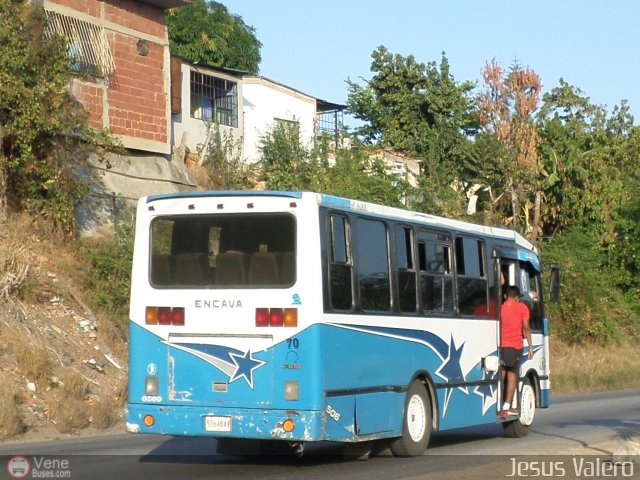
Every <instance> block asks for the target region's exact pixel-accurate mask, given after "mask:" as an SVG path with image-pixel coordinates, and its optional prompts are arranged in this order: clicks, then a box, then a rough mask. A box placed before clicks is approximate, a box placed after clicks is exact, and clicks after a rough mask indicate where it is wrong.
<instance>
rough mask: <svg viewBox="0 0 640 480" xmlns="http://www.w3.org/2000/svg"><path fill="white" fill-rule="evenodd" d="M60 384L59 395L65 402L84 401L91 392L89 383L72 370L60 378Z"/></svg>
mask: <svg viewBox="0 0 640 480" xmlns="http://www.w3.org/2000/svg"><path fill="white" fill-rule="evenodd" d="M60 384H61V385H60V392H59V393H60V396H61V397H62V399H63V400H84V399H85V397H86V396H87V393H88V392H89V386H88V384H87V381H86V380H85V379H84V378H82V376H80V374H78V373H76V372H74V371H72V370H68V371H66V372H65V373H64V374H63V375H62V376H61V377H60Z"/></svg>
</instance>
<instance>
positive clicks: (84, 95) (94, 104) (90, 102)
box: [71, 80, 106, 128]
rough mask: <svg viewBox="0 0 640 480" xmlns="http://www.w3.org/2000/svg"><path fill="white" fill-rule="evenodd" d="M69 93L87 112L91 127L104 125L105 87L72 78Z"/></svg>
mask: <svg viewBox="0 0 640 480" xmlns="http://www.w3.org/2000/svg"><path fill="white" fill-rule="evenodd" d="M71 93H73V95H74V96H75V97H76V98H77V99H78V101H79V102H80V103H82V105H84V108H85V110H87V111H88V112H89V125H90V126H91V127H93V128H102V127H103V126H104V118H103V117H104V97H105V94H106V87H102V86H101V85H97V84H95V83H90V82H86V81H81V80H74V81H73V83H72V85H71Z"/></svg>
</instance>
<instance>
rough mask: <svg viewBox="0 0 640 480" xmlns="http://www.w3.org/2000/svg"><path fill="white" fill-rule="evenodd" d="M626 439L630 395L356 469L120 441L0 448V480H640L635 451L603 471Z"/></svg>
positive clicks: (633, 432)
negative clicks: (24, 468) (26, 469)
mask: <svg viewBox="0 0 640 480" xmlns="http://www.w3.org/2000/svg"><path fill="white" fill-rule="evenodd" d="M634 438H635V439H636V441H637V442H640V390H630V391H622V392H608V393H598V394H589V395H572V396H556V397H554V398H553V399H552V406H551V408H549V409H546V410H538V411H537V413H536V420H535V424H534V427H533V429H532V432H531V434H530V435H529V436H528V437H526V438H522V439H509V438H506V437H505V436H504V435H503V432H502V427H501V426H499V425H492V426H488V427H475V428H467V429H459V430H455V431H449V432H443V433H438V434H435V435H434V436H433V437H432V440H431V443H430V446H429V449H428V450H427V453H426V454H425V455H424V456H421V457H415V458H392V457H389V456H384V455H383V456H376V457H372V458H370V459H369V460H368V461H366V462H363V461H357V460H354V458H353V457H347V458H345V457H344V456H343V455H342V451H341V449H340V448H339V447H338V446H337V445H334V444H329V445H326V444H322V445H315V446H312V447H311V448H307V450H306V452H305V456H303V457H302V458H301V459H297V458H294V457H283V456H270V457H248V458H239V457H228V456H222V455H216V454H215V453H214V452H215V450H216V441H215V440H213V439H208V438H185V437H162V436H149V435H130V434H122V435H113V436H103V437H92V438H76V439H70V440H61V441H55V442H43V443H31V444H19V443H16V444H5V445H0V463H1V464H2V465H0V479H3V478H12V477H11V476H9V475H8V470H7V468H5V466H7V462H8V461H9V460H10V459H11V458H12V457H13V456H15V455H22V456H24V457H25V458H26V459H28V461H29V462H30V466H31V469H32V471H31V472H30V473H29V476H27V477H26V478H34V475H35V474H36V473H37V474H39V475H46V473H43V472H50V473H49V474H50V475H53V476H55V477H56V478H73V479H84V478H87V479H91V480H99V479H103V478H104V479H107V478H108V479H119V480H126V479H129V478H131V479H136V480H137V479H147V478H149V479H154V480H162V479H176V478H180V479H185V480H186V479H205V478H207V479H254V478H264V479H292V480H293V479H295V480H300V479H301V478H304V479H305V480H307V479H327V478H348V479H366V480H373V479H378V478H381V479H382V478H384V479H418V478H438V479H440V478H443V479H449V478H451V479H456V480H457V479H479V480H480V479H485V478H486V479H492V480H495V479H497V478H512V477H516V478H517V477H531V478H541V477H555V478H560V477H562V478H605V477H609V478H640V457H639V456H638V451H637V450H635V455H636V456H635V457H623V460H625V461H626V460H630V461H631V462H634V461H635V462H638V463H622V464H618V465H616V464H612V463H611V458H612V454H614V453H617V452H624V451H625V449H628V448H629V445H630V444H633V445H635V442H633V439H634ZM638 448H640V446H638ZM631 451H632V452H634V450H631ZM352 453H353V452H352ZM616 458H617V457H616ZM46 460H50V463H49V464H46V463H44V464H43V461H46ZM64 461H66V462H67V463H64ZM51 462H53V464H52V463H51ZM56 462H57V463H56ZM36 463H38V464H37V465H36ZM46 467H51V468H46ZM36 470H37V472H36ZM65 472H66V473H65ZM510 476H511V477H510ZM40 478H42V477H40Z"/></svg>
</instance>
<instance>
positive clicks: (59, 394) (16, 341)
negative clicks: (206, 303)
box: [0, 219, 127, 439]
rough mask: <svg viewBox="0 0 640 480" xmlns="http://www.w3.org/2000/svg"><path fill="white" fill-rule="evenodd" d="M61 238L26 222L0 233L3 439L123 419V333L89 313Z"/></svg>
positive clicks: (77, 267) (69, 245)
mask: <svg viewBox="0 0 640 480" xmlns="http://www.w3.org/2000/svg"><path fill="white" fill-rule="evenodd" d="M65 240H68V239H57V238H52V236H51V235H47V234H45V233H43V232H42V231H41V230H39V229H38V228H36V227H34V225H32V224H31V223H30V222H29V221H28V220H26V219H17V220H16V219H14V220H12V221H11V224H10V226H9V228H8V231H6V232H2V233H1V234H0V338H2V339H3V341H2V343H0V439H1V438H3V437H5V438H6V437H13V436H18V438H20V436H22V435H26V436H27V438H33V437H34V436H35V437H36V438H52V437H56V436H60V435H65V434H72V433H77V432H79V431H80V430H83V429H90V431H96V430H103V429H106V428H109V427H112V426H114V425H116V424H118V423H119V422H120V421H121V416H122V408H121V405H122V402H123V400H124V398H125V396H126V377H127V373H126V365H127V343H126V336H125V335H124V329H123V328H118V327H115V326H114V325H113V323H112V322H110V321H108V320H106V319H104V318H102V317H101V316H99V315H96V314H95V313H94V312H92V311H91V309H90V308H88V307H87V304H86V301H85V300H84V298H83V288H82V285H83V284H84V283H85V282H84V281H83V278H82V271H83V265H82V262H81V261H80V260H79V258H78V254H77V253H76V252H74V251H73V242H68V241H65Z"/></svg>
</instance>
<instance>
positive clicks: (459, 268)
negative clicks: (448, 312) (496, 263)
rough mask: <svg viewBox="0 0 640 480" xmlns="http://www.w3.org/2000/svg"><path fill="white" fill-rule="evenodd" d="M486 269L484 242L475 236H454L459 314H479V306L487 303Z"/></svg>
mask: <svg viewBox="0 0 640 480" xmlns="http://www.w3.org/2000/svg"><path fill="white" fill-rule="evenodd" d="M486 272H487V269H486V266H485V259H484V242H482V241H481V240H477V239H475V238H468V237H457V238H456V273H457V275H458V277H457V286H458V303H459V305H458V307H459V310H460V314H461V315H473V316H484V317H486V314H482V315H480V311H481V310H482V309H481V308H479V307H480V306H482V305H485V312H486V305H487V301H488V300H487V274H486Z"/></svg>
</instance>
